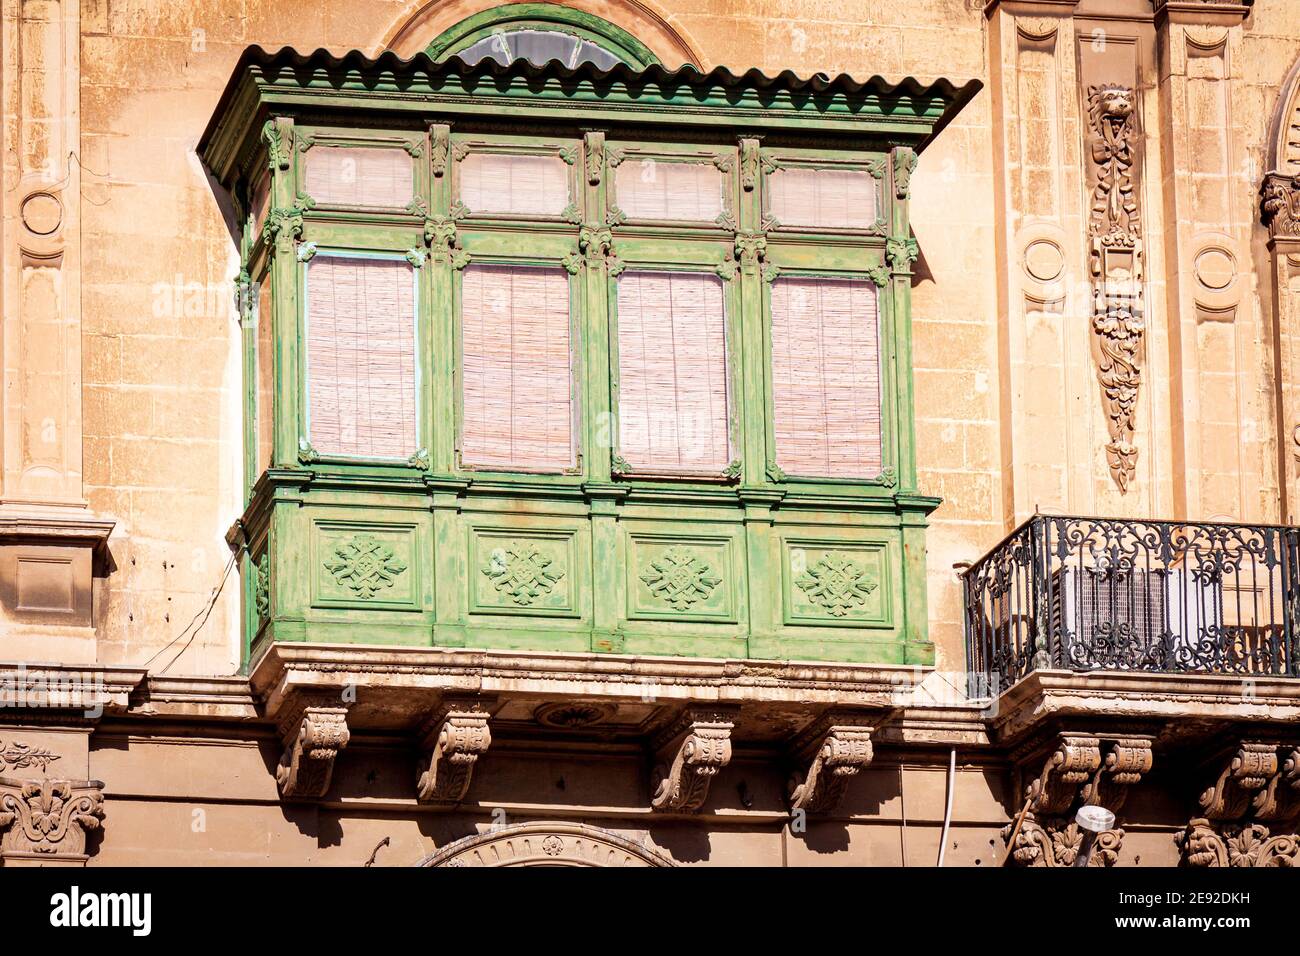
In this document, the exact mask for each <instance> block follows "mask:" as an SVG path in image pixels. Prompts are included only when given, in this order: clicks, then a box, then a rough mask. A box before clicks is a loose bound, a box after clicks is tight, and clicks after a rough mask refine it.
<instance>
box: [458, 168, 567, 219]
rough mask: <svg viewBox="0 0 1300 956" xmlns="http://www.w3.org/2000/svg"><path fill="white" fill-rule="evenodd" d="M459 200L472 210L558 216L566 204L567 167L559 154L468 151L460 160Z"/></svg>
mask: <svg viewBox="0 0 1300 956" xmlns="http://www.w3.org/2000/svg"><path fill="white" fill-rule="evenodd" d="M460 200H461V202H463V203H464V204H465V205H466V206H467V207H469V210H470V211H471V212H478V213H483V212H487V213H491V212H498V213H513V214H515V215H520V216H558V215H559V214H560V213H562V212H564V208H565V207H566V206H567V205H568V204H569V167H568V165H567V164H566V163H565V162H564V160H562V159H560V158H559V157H558V156H514V155H510V154H507V153H470V154H469V155H468V156H466V157H465V158H464V159H463V160H461V162H460Z"/></svg>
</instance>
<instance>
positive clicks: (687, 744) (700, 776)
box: [650, 707, 735, 813]
mask: <svg viewBox="0 0 1300 956" xmlns="http://www.w3.org/2000/svg"><path fill="white" fill-rule="evenodd" d="M734 726H735V714H734V713H732V712H731V711H719V710H714V711H710V710H700V709H696V708H689V707H688V708H687V709H686V710H685V711H683V713H682V714H681V716H680V717H679V718H678V719H677V720H676V721H675V722H674V723H673V724H671V725H670V726H669V728H668V730H667V731H666V732H665V733H664V734H662V735H661V736H660V737H659V742H658V745H657V746H656V747H655V752H656V754H657V758H658V759H657V763H656V765H655V768H654V775H653V780H654V784H653V786H654V791H653V796H652V797H651V799H650V806H651V809H654V810H661V811H676V812H682V813H694V812H696V811H697V810H699V809H700V808H701V807H702V806H704V801H705V799H706V798H707V797H708V795H709V784H711V783H712V782H713V778H714V777H715V776H717V774H718V771H719V770H721V769H722V768H723V767H725V766H726V765H727V764H728V763H729V762H730V761H731V731H732V728H733V727H734Z"/></svg>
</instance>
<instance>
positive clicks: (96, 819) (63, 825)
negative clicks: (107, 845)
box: [0, 777, 104, 860]
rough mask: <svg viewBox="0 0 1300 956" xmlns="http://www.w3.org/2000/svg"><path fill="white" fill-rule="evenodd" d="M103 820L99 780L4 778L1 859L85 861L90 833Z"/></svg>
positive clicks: (0, 793)
mask: <svg viewBox="0 0 1300 956" xmlns="http://www.w3.org/2000/svg"><path fill="white" fill-rule="evenodd" d="M103 819H104V785H103V784H102V783H100V782H99V781H98V780H85V781H71V780H50V779H44V780H21V781H20V780H10V779H8V778H5V777H0V857H14V856H20V857H39V858H52V859H53V860H58V859H59V858H61V857H71V858H74V859H78V858H80V859H84V857H85V853H86V834H87V833H89V832H90V831H91V830H97V829H98V828H99V826H100V822H101V821H102V820H103Z"/></svg>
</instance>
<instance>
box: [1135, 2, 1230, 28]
mask: <svg viewBox="0 0 1300 956" xmlns="http://www.w3.org/2000/svg"><path fill="white" fill-rule="evenodd" d="M1254 2H1255V0H1151V6H1152V9H1153V10H1154V11H1155V15H1156V25H1157V26H1159V25H1162V24H1165V23H1206V24H1210V25H1212V26H1234V25H1236V24H1238V23H1240V22H1241V21H1242V20H1244V19H1246V17H1247V16H1249V15H1250V8H1251V7H1252V6H1253V5H1254Z"/></svg>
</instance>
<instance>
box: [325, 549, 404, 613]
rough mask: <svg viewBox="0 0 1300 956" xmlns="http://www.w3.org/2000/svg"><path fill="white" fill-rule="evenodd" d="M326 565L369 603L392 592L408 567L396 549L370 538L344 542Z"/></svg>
mask: <svg viewBox="0 0 1300 956" xmlns="http://www.w3.org/2000/svg"><path fill="white" fill-rule="evenodd" d="M324 563H325V570H327V571H329V572H330V574H332V575H334V580H336V581H337V582H338V583H339V584H341V585H343V586H344V587H346V588H347V589H348V590H349V591H351V592H352V593H353V594H355V595H356V596H357V597H359V598H361V599H363V600H367V601H368V600H370V599H371V598H373V597H374V596H375V595H376V594H378V593H379V592H380V591H381V590H383V589H385V588H391V587H392V586H393V582H394V581H395V580H396V579H397V576H398V575H400V574H402V573H403V572H404V571H405V570H406V563H405V562H404V561H402V560H401V559H400V558H398V557H397V555H396V554H395V553H394V552H393V549H392V548H390V547H389V546H388V545H386V544H384V543H383V542H382V541H380V540H379V539H377V538H375V537H374V536H373V535H369V534H354V535H352V536H351V537H350V538H348V539H347V540H346V541H340V542H339V543H338V544H336V545H335V546H334V551H333V553H332V554H331V555H330V556H329V557H327V558H326V559H325V562H324Z"/></svg>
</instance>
